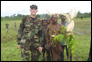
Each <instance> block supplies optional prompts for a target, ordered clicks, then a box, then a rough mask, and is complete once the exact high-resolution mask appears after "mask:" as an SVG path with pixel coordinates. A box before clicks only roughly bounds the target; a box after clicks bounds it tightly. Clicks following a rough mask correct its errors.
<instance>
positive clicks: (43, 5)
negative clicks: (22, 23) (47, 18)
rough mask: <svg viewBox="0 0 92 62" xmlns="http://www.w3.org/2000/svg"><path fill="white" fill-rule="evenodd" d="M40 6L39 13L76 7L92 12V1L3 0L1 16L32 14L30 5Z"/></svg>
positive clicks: (62, 11) (60, 11)
mask: <svg viewBox="0 0 92 62" xmlns="http://www.w3.org/2000/svg"><path fill="white" fill-rule="evenodd" d="M32 4H36V5H37V6H38V13H37V14H43V13H44V14H46V13H48V12H47V11H46V10H48V11H49V12H50V13H59V14H60V13H67V12H69V10H71V9H73V8H75V9H76V10H77V11H80V12H81V13H84V12H91V1H1V16H2V17H4V16H11V15H13V14H16V15H17V14H24V15H30V11H29V10H30V5H32Z"/></svg>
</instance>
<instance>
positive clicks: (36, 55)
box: [21, 40, 41, 61]
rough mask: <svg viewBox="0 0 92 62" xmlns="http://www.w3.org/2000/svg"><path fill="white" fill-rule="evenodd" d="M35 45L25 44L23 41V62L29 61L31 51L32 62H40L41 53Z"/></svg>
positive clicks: (26, 42)
mask: <svg viewBox="0 0 92 62" xmlns="http://www.w3.org/2000/svg"><path fill="white" fill-rule="evenodd" d="M33 45H34V44H33V43H30V42H28V41H25V42H24V41H23V40H22V41H21V57H22V59H23V61H29V58H30V54H29V52H30V51H31V61H38V59H39V56H40V55H41V53H40V52H39V50H38V49H37V48H35V46H33Z"/></svg>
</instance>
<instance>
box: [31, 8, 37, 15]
mask: <svg viewBox="0 0 92 62" xmlns="http://www.w3.org/2000/svg"><path fill="white" fill-rule="evenodd" d="M30 12H31V14H32V15H36V13H37V12H38V10H37V9H35V8H33V9H30Z"/></svg>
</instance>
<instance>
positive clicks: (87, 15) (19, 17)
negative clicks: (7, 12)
mask: <svg viewBox="0 0 92 62" xmlns="http://www.w3.org/2000/svg"><path fill="white" fill-rule="evenodd" d="M60 15H61V14H59V16H60ZM25 16H29V15H22V14H17V15H16V14H13V15H11V16H5V17H1V21H5V20H7V21H10V20H22V18H23V17H25ZM37 18H44V19H47V18H50V15H49V14H37ZM76 18H81V19H83V18H91V12H89V13H87V12H85V13H81V12H80V11H78V14H77V16H76Z"/></svg>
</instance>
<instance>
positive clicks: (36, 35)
mask: <svg viewBox="0 0 92 62" xmlns="http://www.w3.org/2000/svg"><path fill="white" fill-rule="evenodd" d="M21 39H26V40H29V41H30V42H36V43H38V44H39V46H41V42H42V40H43V38H42V25H41V22H40V21H39V19H38V18H35V20H33V19H32V18H31V17H30V16H28V17H24V18H23V19H22V22H21V23H20V27H19V30H18V35H17V41H18V44H20V41H21Z"/></svg>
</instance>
